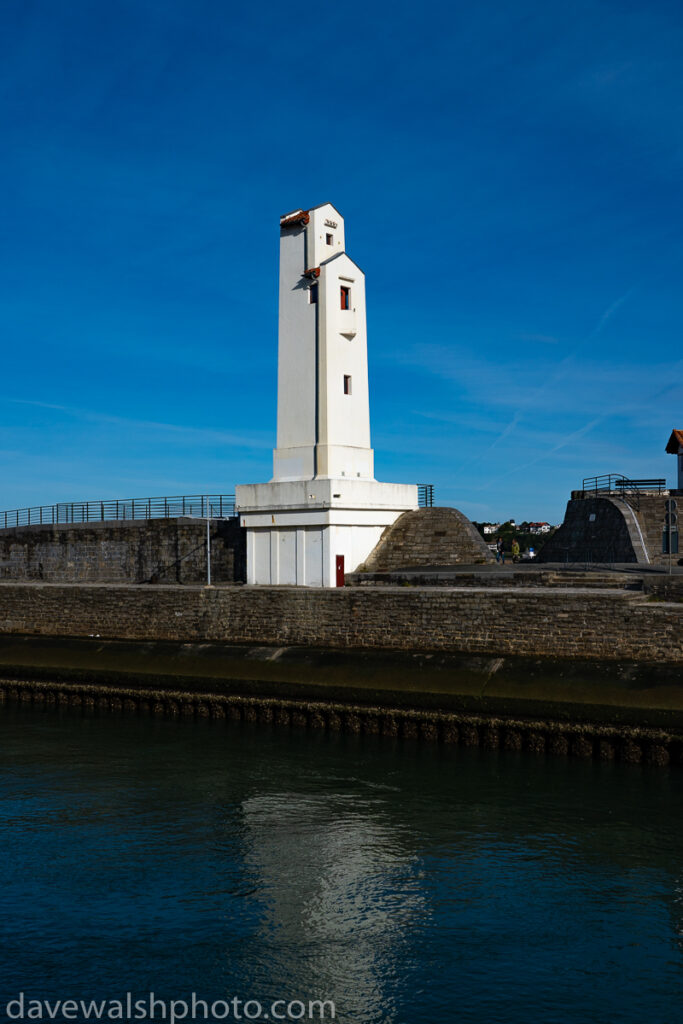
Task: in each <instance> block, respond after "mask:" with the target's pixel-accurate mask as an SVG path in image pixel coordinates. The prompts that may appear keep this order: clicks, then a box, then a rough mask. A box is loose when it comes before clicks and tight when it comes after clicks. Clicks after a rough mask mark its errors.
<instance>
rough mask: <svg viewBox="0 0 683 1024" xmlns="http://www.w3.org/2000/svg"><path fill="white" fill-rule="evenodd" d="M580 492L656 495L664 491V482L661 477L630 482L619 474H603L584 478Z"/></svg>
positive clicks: (628, 478)
mask: <svg viewBox="0 0 683 1024" xmlns="http://www.w3.org/2000/svg"><path fill="white" fill-rule="evenodd" d="M581 490H582V491H592V492H593V493H594V494H600V493H602V494H619V493H624V492H628V493H633V492H634V491H635V492H640V491H654V492H655V493H656V494H661V493H662V492H663V491H665V490H666V480H665V479H664V478H663V477H657V478H656V479H650V480H632V479H630V477H627V476H622V475H621V473H604V474H603V475H602V476H588V477H584V479H583V483H582V485H581Z"/></svg>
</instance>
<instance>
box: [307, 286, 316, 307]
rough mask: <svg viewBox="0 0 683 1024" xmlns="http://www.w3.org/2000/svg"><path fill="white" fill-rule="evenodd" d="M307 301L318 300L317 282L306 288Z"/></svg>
mask: <svg viewBox="0 0 683 1024" xmlns="http://www.w3.org/2000/svg"><path fill="white" fill-rule="evenodd" d="M308 301H309V302H310V303H313V302H317V301H318V285H317V284H312V285H311V287H310V288H309V289H308Z"/></svg>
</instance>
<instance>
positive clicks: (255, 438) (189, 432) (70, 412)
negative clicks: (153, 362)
mask: <svg viewBox="0 0 683 1024" xmlns="http://www.w3.org/2000/svg"><path fill="white" fill-rule="evenodd" d="M0 401H3V402H11V403H12V404H14V405H27V406H34V407H36V408H40V409H49V410H53V411H55V412H61V413H64V414H65V415H67V416H70V417H73V418H74V419H80V420H84V421H86V422H89V423H105V424H106V423H108V424H112V425H115V426H122V427H127V428H130V429H133V430H140V431H156V432H158V433H159V432H160V433H166V434H171V435H175V436H176V437H183V438H184V439H187V440H189V441H195V442H197V441H202V442H204V443H212V444H224V445H231V446H234V447H239V448H257V449H262V448H272V446H273V438H272V435H270V434H269V433H267V432H266V431H245V432H242V433H232V432H228V431H223V430H213V429H210V428H206V427H190V426H186V425H184V424H179V423H163V422H159V421H157V420H140V419H135V418H131V417H126V416H115V415H112V414H111V413H104V412H98V411H96V410H93V409H82V408H78V407H74V406H67V405H57V404H54V403H51V402H39V401H35V400H34V399H29V398H2V399H0Z"/></svg>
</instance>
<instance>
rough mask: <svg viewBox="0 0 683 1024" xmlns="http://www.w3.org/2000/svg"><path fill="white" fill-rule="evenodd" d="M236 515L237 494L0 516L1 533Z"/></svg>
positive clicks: (63, 504) (81, 504)
mask: <svg viewBox="0 0 683 1024" xmlns="http://www.w3.org/2000/svg"><path fill="white" fill-rule="evenodd" d="M234 515H235V495H234V494H184V495H183V494H181V495H175V496H173V497H163V498H111V499H109V500H107V501H60V502H57V503H56V504H54V505H38V506H36V507H34V508H15V509H12V510H11V511H10V512H0V529H8V528H10V527H16V526H36V525H39V524H41V523H46V524H48V525H53V526H57V525H59V524H69V523H100V522H109V521H117V520H132V519H175V518H177V517H179V516H198V517H200V518H201V519H206V518H207V517H208V518H210V519H226V518H228V517H229V516H234Z"/></svg>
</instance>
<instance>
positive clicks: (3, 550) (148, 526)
mask: <svg viewBox="0 0 683 1024" xmlns="http://www.w3.org/2000/svg"><path fill="white" fill-rule="evenodd" d="M245 557H246V556H245V545H244V531H243V530H242V529H241V527H240V526H239V520H238V519H227V520H219V519H217V520H214V521H213V522H212V524H211V568H212V578H213V580H214V581H216V582H226V583H228V582H235V581H237V580H242V579H245V578H246V573H245ZM0 580H43V581H45V582H56V583H57V582H59V583H61V582H74V583H76V582H78V583H100V582H101V583H108V582H112V583H124V582H132V583H157V582H162V583H203V582H205V580H206V521H205V520H204V521H200V520H194V519H150V520H133V521H132V522H103V523H77V524H72V525H69V526H48V525H44V526H24V527H18V528H16V529H7V530H0Z"/></svg>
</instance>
